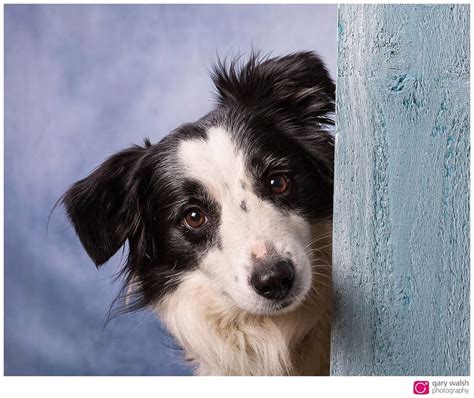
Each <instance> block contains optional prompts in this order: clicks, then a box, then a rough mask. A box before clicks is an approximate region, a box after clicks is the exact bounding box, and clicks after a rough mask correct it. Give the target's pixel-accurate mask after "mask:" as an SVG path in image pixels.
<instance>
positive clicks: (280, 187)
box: [268, 174, 289, 194]
mask: <svg viewBox="0 0 474 398" xmlns="http://www.w3.org/2000/svg"><path fill="white" fill-rule="evenodd" d="M268 183H269V184H270V189H271V190H272V192H273V193H276V194H280V193H283V192H285V191H286V190H287V189H288V185H289V181H288V178H287V177H286V176H284V175H283V174H274V175H272V176H270V178H269V180H268Z"/></svg>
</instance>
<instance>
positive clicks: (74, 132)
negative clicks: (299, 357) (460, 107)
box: [5, 5, 336, 375]
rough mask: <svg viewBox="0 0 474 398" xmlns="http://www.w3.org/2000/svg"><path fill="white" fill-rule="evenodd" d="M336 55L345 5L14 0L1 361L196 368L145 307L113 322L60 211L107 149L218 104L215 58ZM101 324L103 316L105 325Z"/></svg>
mask: <svg viewBox="0 0 474 398" xmlns="http://www.w3.org/2000/svg"><path fill="white" fill-rule="evenodd" d="M252 46H253V47H254V48H256V49H261V50H263V51H264V52H272V54H274V55H278V54H284V53H287V52H290V51H295V50H316V51H318V52H319V53H320V54H321V56H322V57H323V58H324V60H325V61H326V62H327V64H328V66H329V69H330V71H331V73H332V75H333V76H334V75H335V68H336V6H335V5H307V6H285V5H281V6H277V5H270V6H252V5H250V6H247V5H245V6H243V5H226V6H223V5H221V6H219V5H209V6H189V5H172V6H169V5H156V6H152V5H148V6H64V5H54V6H30V5H7V6H6V7H5V374H7V375H100V374H102V375H170V374H189V373H190V369H187V368H185V367H184V366H183V365H181V364H180V352H179V350H177V349H176V348H173V347H174V344H173V342H172V341H171V340H170V338H169V336H168V335H167V333H166V331H164V330H163V328H162V326H161V325H160V323H159V322H158V321H157V320H156V319H154V317H153V315H152V314H151V313H149V312H142V313H139V314H132V315H125V316H122V317H119V318H116V319H114V320H113V321H112V322H111V323H109V324H108V325H107V326H105V323H104V322H105V318H106V314H107V311H108V308H109V304H110V303H111V302H112V300H113V298H114V297H115V295H116V294H117V292H118V289H119V286H120V284H118V283H115V284H114V283H113V276H114V273H115V272H116V271H117V268H118V264H119V262H120V256H119V255H118V256H116V257H114V258H113V259H112V260H111V261H110V262H109V264H107V265H106V266H105V267H104V268H103V269H101V270H100V271H97V270H96V269H95V267H94V266H93V264H92V262H91V260H90V259H89V258H88V257H87V255H86V254H85V252H84V251H83V249H82V248H81V246H80V244H79V242H78V240H77V239H76V237H75V235H74V232H73V230H72V229H71V227H70V226H68V224H67V223H66V220H65V218H64V214H63V213H62V211H61V210H59V211H56V212H55V213H54V214H53V217H52V219H51V222H50V225H49V232H47V230H46V224H47V219H48V215H49V212H50V210H51V208H52V207H53V205H54V203H55V201H56V200H57V199H58V198H59V197H60V195H61V194H62V193H63V191H64V190H65V189H66V188H67V187H68V186H69V185H70V184H71V183H72V182H74V181H76V180H78V179H80V178H82V177H84V176H85V175H86V174H87V173H88V172H90V171H91V170H92V169H93V168H94V167H95V166H96V165H98V164H99V163H100V162H101V161H102V160H103V159H104V158H105V157H107V156H109V155H111V154H112V153H114V152H116V151H118V150H120V149H122V148H125V147H127V146H129V145H130V144H132V143H140V142H141V141H142V139H143V138H144V137H146V136H148V137H150V138H151V139H152V141H157V140H159V139H160V138H161V137H163V135H165V134H166V133H167V132H169V131H170V130H172V129H173V128H174V127H176V126H178V125H179V124H181V123H183V122H187V121H193V120H195V119H197V118H199V117H200V116H202V115H203V114H204V113H205V112H207V111H209V110H210V109H211V107H212V86H211V83H210V79H209V76H208V70H209V67H210V64H211V62H212V61H213V60H215V59H216V54H219V55H221V56H225V55H235V54H237V53H243V54H248V52H249V50H250V49H251V47H252ZM104 326H105V327H104Z"/></svg>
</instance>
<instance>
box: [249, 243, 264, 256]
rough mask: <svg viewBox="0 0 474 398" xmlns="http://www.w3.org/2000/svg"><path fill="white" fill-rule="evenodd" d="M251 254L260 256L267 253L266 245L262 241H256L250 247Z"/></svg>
mask: <svg viewBox="0 0 474 398" xmlns="http://www.w3.org/2000/svg"><path fill="white" fill-rule="evenodd" d="M252 254H253V255H254V256H255V257H257V258H261V257H263V256H265V254H267V247H266V246H265V243H263V242H257V243H255V245H253V247H252Z"/></svg>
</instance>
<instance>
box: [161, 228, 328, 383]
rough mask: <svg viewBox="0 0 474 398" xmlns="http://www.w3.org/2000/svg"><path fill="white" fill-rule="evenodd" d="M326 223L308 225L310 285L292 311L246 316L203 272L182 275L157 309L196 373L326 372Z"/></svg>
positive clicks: (293, 373) (318, 373)
mask: <svg viewBox="0 0 474 398" xmlns="http://www.w3.org/2000/svg"><path fill="white" fill-rule="evenodd" d="M330 232H331V225H330V224H327V225H326V224H325V225H322V226H321V224H320V225H318V226H315V227H314V234H313V244H312V246H311V252H312V253H313V286H312V289H311V291H310V293H309V295H308V297H307V298H306V300H305V301H304V302H303V303H302V304H301V305H300V306H299V307H298V308H297V309H295V310H293V311H291V312H289V313H284V314H281V315H273V316H269V315H268V316H267V315H264V316H262V315H260V316H258V315H252V314H249V313H247V312H244V311H242V310H240V309H239V308H237V307H236V306H229V305H228V302H226V300H223V297H222V293H217V292H216V291H214V290H212V289H211V288H210V287H209V284H208V282H207V280H206V278H207V277H206V276H205V275H202V276H201V277H200V278H196V276H194V277H193V278H192V279H188V280H186V279H185V280H184V281H183V283H181V284H180V286H179V287H178V291H177V292H175V294H173V295H172V296H170V297H169V298H167V299H165V300H164V301H163V302H162V303H160V305H159V306H158V307H157V309H156V310H157V313H158V315H159V316H160V318H161V319H162V320H163V322H164V324H165V325H166V326H167V328H168V329H169V331H170V332H171V333H172V334H173V335H174V337H175V338H176V339H177V341H178V343H179V344H180V345H181V346H182V347H183V349H184V352H185V355H186V359H187V360H189V361H190V362H191V363H192V364H193V365H195V368H196V371H195V373H196V374H198V375H326V374H328V372H329V361H328V359H329V358H328V357H329V333H330V264H331V233H330Z"/></svg>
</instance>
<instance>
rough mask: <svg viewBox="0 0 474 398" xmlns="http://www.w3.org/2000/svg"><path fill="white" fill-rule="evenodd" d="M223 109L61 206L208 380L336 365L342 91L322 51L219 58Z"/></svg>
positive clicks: (124, 157) (110, 166)
mask: <svg viewBox="0 0 474 398" xmlns="http://www.w3.org/2000/svg"><path fill="white" fill-rule="evenodd" d="M212 79H213V81H214V84H215V86H216V89H217V103H216V106H215V109H214V110H212V111H211V112H210V113H209V114H207V115H206V116H204V117H203V118H201V119H199V120H198V121H196V122H194V123H189V124H184V125H182V126H180V127H178V128H177V129H175V130H174V131H172V132H171V133H170V134H168V135H167V136H166V137H165V138H164V139H163V140H161V141H160V142H158V143H156V144H152V143H150V141H149V140H145V144H144V145H143V146H133V147H131V148H128V149H125V150H123V151H121V152H118V153H117V154H115V155H113V156H111V157H110V158H109V159H107V160H106V161H105V162H104V163H103V164H101V165H100V166H99V167H98V168H97V169H96V170H95V171H94V172H92V173H91V174H90V175H89V176H87V177H86V178H84V179H83V180H80V181H78V182H77V183H75V184H74V185H73V186H72V187H71V188H70V189H69V190H68V191H67V192H66V193H65V194H64V196H63V198H62V203H63V205H64V206H65V208H66V211H67V214H68V217H69V219H70V221H71V223H72V224H73V226H74V227H75V230H76V232H77V235H78V236H79V239H80V241H81V242H82V245H83V246H84V248H85V250H86V251H87V253H88V254H89V256H90V257H91V258H92V260H93V261H94V262H95V264H96V265H97V266H100V265H102V264H104V263H105V262H107V260H109V259H110V257H111V256H112V255H114V254H115V253H116V252H117V251H118V250H119V249H120V248H121V247H122V246H123V245H124V244H125V243H126V242H128V257H127V259H126V261H124V265H123V269H122V271H121V275H122V277H123V279H124V280H125V284H124V288H123V289H122V293H121V296H120V297H119V298H122V299H123V300H120V302H123V305H122V307H121V309H122V310H124V311H133V310H137V309H140V308H144V307H149V308H152V309H153V311H154V312H155V313H156V314H157V315H158V316H159V317H160V318H161V320H162V321H163V322H164V324H165V325H166V327H167V328H168V330H169V331H170V332H171V333H172V334H173V335H174V337H175V338H176V339H177V342H178V343H179V344H180V345H181V347H182V348H183V349H184V353H185V356H186V359H187V360H189V361H191V362H192V364H193V365H194V367H195V373H196V374H198V375H325V374H328V371H329V370H328V368H329V365H328V352H329V329H330V305H329V303H330V264H331V229H332V224H331V220H332V200H333V161H334V137H333V135H332V134H331V132H330V131H329V130H330V126H331V125H334V120H333V118H334V112H335V109H334V108H335V106H334V101H335V86H334V83H333V81H332V80H331V78H330V76H329V74H328V72H327V69H326V68H325V66H324V65H323V62H322V61H321V59H320V58H319V57H318V56H317V55H315V54H314V53H312V52H297V53H293V54H290V55H287V56H283V57H277V58H268V57H266V58H262V57H259V56H258V55H255V54H253V55H252V56H251V57H250V59H249V60H248V61H247V62H245V63H242V62H240V61H238V60H234V61H232V62H230V63H226V62H220V61H219V62H217V64H216V65H215V66H214V68H213V73H212Z"/></svg>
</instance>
